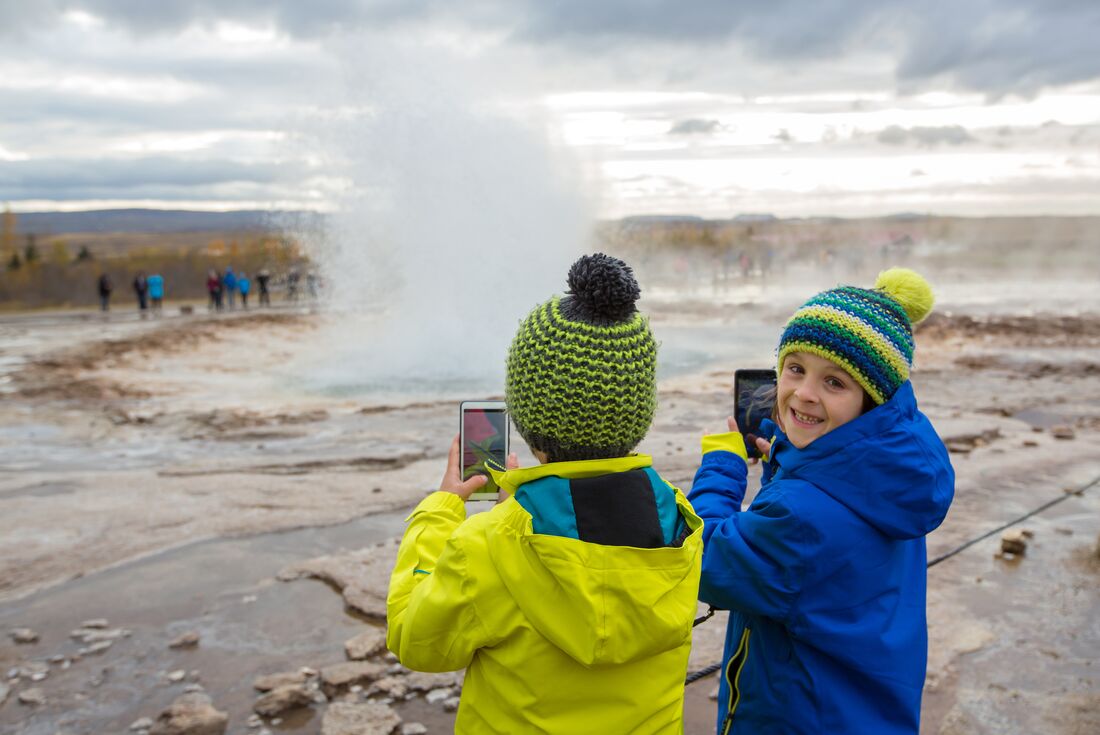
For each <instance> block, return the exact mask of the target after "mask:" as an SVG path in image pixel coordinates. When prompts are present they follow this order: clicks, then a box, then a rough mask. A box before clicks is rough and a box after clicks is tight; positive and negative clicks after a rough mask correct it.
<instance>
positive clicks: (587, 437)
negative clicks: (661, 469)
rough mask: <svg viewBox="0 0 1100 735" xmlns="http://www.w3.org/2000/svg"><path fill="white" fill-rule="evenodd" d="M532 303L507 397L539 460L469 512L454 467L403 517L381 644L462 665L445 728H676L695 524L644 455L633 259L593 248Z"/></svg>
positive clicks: (651, 349)
mask: <svg viewBox="0 0 1100 735" xmlns="http://www.w3.org/2000/svg"><path fill="white" fill-rule="evenodd" d="M569 286H570V291H569V294H568V295H566V296H565V297H563V298H558V297H555V298H552V299H551V300H550V301H547V302H546V303H544V304H542V305H541V306H538V307H536V308H535V310H534V311H532V312H531V313H530V315H528V317H527V319H526V320H525V321H524V322H523V324H522V325H521V326H520V328H519V331H518V333H517V334H516V336H515V339H514V340H513V342H512V347H511V350H510V351H509V355H508V370H507V387H506V402H507V406H508V411H509V414H510V416H511V419H512V422H513V423H514V424H515V426H516V429H517V431H518V432H519V433H520V435H521V436H522V437H523V438H524V440H525V441H526V442H527V443H528V446H530V447H531V449H532V451H533V453H534V454H535V455H536V457H538V458H539V460H540V461H541V462H542V464H540V465H538V466H536V467H531V468H526V469H510V470H509V471H507V472H504V473H501V474H499V475H497V478H496V479H497V481H498V484H499V485H500V486H501V488H502V489H503V490H504V491H505V492H506V493H508V496H509V497H508V499H507V500H505V501H504V502H502V503H500V504H498V505H497V506H496V507H494V508H493V509H492V510H491V511H488V512H486V513H481V514H478V515H476V516H473V517H471V518H469V519H467V518H466V509H465V501H466V499H467V498H468V497H469V496H470V494H471V493H472V492H474V491H475V490H476V489H477V488H479V487H481V486H482V485H483V484H484V483H485V478H483V477H479V476H475V477H473V478H471V479H469V480H467V481H466V482H462V480H461V478H460V477H459V471H458V464H459V446H458V440H457V438H456V440H455V442H454V443H453V444H452V446H451V451H450V456H449V458H448V463H447V471H446V474H445V475H444V478H443V482H442V484H441V486H440V489H439V491H438V492H436V493H433V494H432V495H430V496H428V497H427V498H426V499H425V500H424V501H423V502H421V503H420V505H418V506H417V507H416V509H415V510H414V511H413V512H412V515H410V516H409V519H408V524H409V525H408V528H407V529H406V531H405V536H404V539H403V540H402V543H401V548H400V550H399V552H398V557H397V564H396V567H395V568H394V572H393V577H392V578H391V580H390V590H389V598H388V601H387V609H388V622H389V630H388V634H387V644H388V646H389V648H390V650H391V651H393V652H394V653H396V654H397V655H398V657H399V658H400V659H401V662H402V663H403V664H404V665H405V666H408V667H409V668H411V669H416V670H419V671H452V670H457V669H461V668H466V679H465V684H464V686H463V690H462V699H461V704H460V705H459V709H458V717H457V721H456V724H455V731H456V732H459V733H570V735H574V734H577V733H679V732H682V731H683V697H684V678H685V674H686V671H687V661H688V653H689V651H690V647H691V626H692V619H693V617H694V614H695V610H696V595H697V593H698V588H699V570H700V559H701V536H702V521H700V520H699V518H698V516H696V515H695V513H694V512H693V511H692V509H691V506H690V505H689V504H688V502H687V499H686V498H685V497H684V495H683V493H681V492H680V491H679V490H678V489H677V488H675V487H673V486H672V485H670V484H669V483H667V482H665V481H664V480H662V479H661V477H660V476H659V475H658V474H657V473H656V472H655V471H654V470H653V468H652V461H651V459H650V458H649V457H648V456H645V455H638V454H632V453H631V452H632V451H633V449H634V447H635V446H637V444H638V443H639V442H640V441H641V440H642V438H643V437H644V436H645V434H646V432H647V431H648V430H649V427H650V425H651V424H652V421H653V414H654V411H655V409H656V377H655V372H656V343H655V342H654V339H653V335H652V333H651V332H650V329H649V323H648V320H647V319H646V318H645V317H644V316H643V315H641V314H640V313H639V312H638V311H637V309H636V308H635V305H634V304H635V301H636V300H637V298H638V296H639V295H640V291H639V289H638V285H637V282H636V281H635V280H634V276H633V273H632V272H631V270H630V268H629V267H628V266H627V265H626V264H625V263H623V262H622V261H620V260H617V259H615V258H611V257H608V256H606V255H602V254H596V255H592V256H585V257H583V258H581V259H580V260H578V261H577V262H576V263H574V264H573V267H572V268H571V269H570V272H569Z"/></svg>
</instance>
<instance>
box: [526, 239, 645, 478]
mask: <svg viewBox="0 0 1100 735" xmlns="http://www.w3.org/2000/svg"><path fill="white" fill-rule="evenodd" d="M640 295H641V290H640V289H639V288H638V282H637V281H636V280H634V273H633V271H631V269H630V266H628V265H627V264H626V263H624V262H623V261H621V260H619V259H617V258H612V257H610V256H607V255H604V254H602V253H596V254H595V255H585V256H583V257H581V258H580V259H579V260H577V262H575V263H574V264H573V266H572V267H571V268H570V269H569V291H568V294H567V295H566V296H565V297H564V298H562V297H557V296H555V297H554V298H552V299H550V300H549V301H547V302H546V303H544V304H542V305H541V306H538V307H536V308H535V310H534V311H532V312H531V313H530V314H529V315H528V316H527V318H526V319H525V320H524V321H523V323H522V324H521V325H520V328H519V331H518V332H517V333H516V336H515V339H513V340H512V347H511V349H510V350H509V351H508V376H507V384H506V388H505V400H506V402H507V404H508V414H509V415H510V416H511V418H512V422H513V423H514V424H515V426H516V430H517V431H519V433H520V436H522V437H523V438H524V440H525V441H526V442H527V445H528V446H529V447H531V449H537V450H539V451H542V452H545V453H546V455H547V456H548V457H549V459H550V461H551V462H563V461H573V460H584V459H608V458H612V457H622V456H625V455H627V454H629V453H630V452H631V450H633V449H634V447H636V446H637V445H638V442H640V441H641V440H642V439H643V438H644V437H645V435H646V432H648V431H649V426H650V424H651V423H653V414H654V412H655V411H656V408H657V379H656V371H657V344H656V343H655V342H654V340H653V334H652V333H651V332H650V330H649V320H648V319H647V318H646V317H644V316H642V315H641V314H640V313H639V312H638V310H637V309H636V308H635V306H634V302H635V301H637V299H638V297H639V296H640Z"/></svg>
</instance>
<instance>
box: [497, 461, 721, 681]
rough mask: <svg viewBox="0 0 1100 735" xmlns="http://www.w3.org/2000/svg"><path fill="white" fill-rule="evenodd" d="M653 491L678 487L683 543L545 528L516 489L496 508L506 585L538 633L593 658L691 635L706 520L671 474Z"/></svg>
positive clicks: (571, 469)
mask: <svg viewBox="0 0 1100 735" xmlns="http://www.w3.org/2000/svg"><path fill="white" fill-rule="evenodd" d="M649 464H650V460H649V458H648V457H645V456H642V455H634V456H631V457H624V458H621V459H615V460H592V461H583V462H561V463H552V464H547V465H541V466H539V467H533V468H527V469H524V470H518V471H516V470H514V471H511V472H508V473H504V474H503V475H498V479H499V480H500V481H501V487H504V488H505V489H506V490H509V491H511V492H514V490H515V488H516V487H517V485H519V484H522V483H524V482H528V481H532V480H534V479H538V478H540V477H551V476H556V477H561V478H564V479H571V478H576V477H585V476H587V477H592V476H595V475H597V474H608V473H609V472H622V471H628V470H630V469H639V468H642V467H646V466H648V465H649ZM653 477H656V475H655V474H654V475H653ZM661 482H662V483H664V481H663V480H662V481H661ZM654 491H655V492H658V491H667V492H671V493H674V494H675V502H676V507H677V509H678V511H679V513H680V514H681V516H682V518H683V519H684V521H685V523H686V526H687V529H688V531H689V533H688V536H687V538H686V539H685V540H684V541H683V543H682V544H681V545H679V546H665V547H661V548H653V549H643V548H635V547H629V546H605V545H601V544H596V543H589V542H586V541H581V540H578V539H576V538H567V537H563V536H553V535H548V534H538V533H534V532H533V529H532V516H531V514H530V513H529V512H528V511H527V510H526V509H524V507H523V506H522V505H521V504H520V503H519V502H518V501H517V500H516V499H515V498H511V499H509V500H508V501H506V502H505V503H502V504H501V505H500V506H498V507H497V509H496V510H497V511H499V512H500V513H501V515H502V518H501V519H500V524H499V525H498V526H497V529H498V533H496V534H493V535H492V536H490V537H489V546H490V553H491V554H492V556H493V562H494V564H495V565H496V566H497V569H498V571H499V573H500V576H501V578H502V579H503V581H504V584H505V586H506V587H507V589H508V594H509V595H510V596H511V597H512V598H513V599H514V600H515V602H516V604H517V605H518V606H519V608H520V609H521V611H522V612H523V614H524V615H525V616H526V618H527V620H528V621H530V624H531V625H532V627H534V629H535V630H536V631H537V632H538V633H539V634H540V635H542V636H543V637H544V638H546V639H547V640H548V641H550V642H551V643H553V644H554V645H555V646H557V647H558V648H560V649H561V650H562V651H563V652H564V653H565V654H566V655H568V656H569V657H570V658H572V659H574V660H575V661H577V662H578V663H581V664H583V665H585V666H599V665H605V664H622V663H628V662H631V661H635V660H639V659H645V658H649V657H652V656H654V655H656V654H659V653H662V652H664V651H668V650H671V649H674V648H677V647H679V646H682V645H684V643H685V641H687V640H689V639H690V636H691V627H692V620H693V618H694V616H695V612H696V609H697V604H698V603H697V597H698V591H699V570H700V564H701V558H702V530H703V522H702V520H701V519H700V518H699V517H698V516H697V515H695V513H694V511H692V509H691V505H690V504H689V503H688V502H687V499H686V498H685V497H684V495H683V493H681V492H680V491H679V490H678V489H676V488H673V487H672V486H671V485H668V484H667V483H664V484H663V487H654Z"/></svg>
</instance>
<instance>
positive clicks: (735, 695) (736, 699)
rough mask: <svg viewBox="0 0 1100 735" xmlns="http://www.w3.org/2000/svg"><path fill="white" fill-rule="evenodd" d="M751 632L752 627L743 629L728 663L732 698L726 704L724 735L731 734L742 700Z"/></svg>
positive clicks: (728, 679) (727, 679) (727, 675)
mask: <svg viewBox="0 0 1100 735" xmlns="http://www.w3.org/2000/svg"><path fill="white" fill-rule="evenodd" d="M751 633H752V629H751V628H745V629H744V630H743V631H741V642H740V643H739V644H737V652H736V653H734V654H733V655H732V656H730V662H729V664H727V665H726V684H727V685H728V686H729V690H730V698H729V703H728V704H727V706H726V721H725V723H724V724H723V725H722V735H729V731H730V728H731V727H733V713H734V712H736V711H737V705H738V704H740V702H741V690H740V689H739V688H738V687H739V685H740V681H741V670H742V669H744V668H745V662H746V661H748V660H749V635H750V634H751Z"/></svg>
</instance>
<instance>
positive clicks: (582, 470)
mask: <svg viewBox="0 0 1100 735" xmlns="http://www.w3.org/2000/svg"><path fill="white" fill-rule="evenodd" d="M652 466H653V458H652V457H650V456H649V455H648V454H631V455H628V456H626V457H615V458H614V459H586V460H581V461H577V462H547V463H546V464H539V465H535V466H534V467H521V468H520V469H518V470H507V471H506V472H500V471H498V470H495V469H493V468H492V467H489V468H488V469H489V473H490V474H491V475H492V476H493V479H494V480H496V483H497V485H498V486H500V488H501V489H502V490H504V491H505V492H507V493H508V494H509V495H514V494H515V492H516V489H517V488H519V486H520V485H524V484H526V483H528V482H534V481H535V480H539V479H541V478H543V477H564V478H566V479H575V478H582V477H598V476H600V475H609V474H612V473H615V472H630V471H631V470H638V469H642V468H643V467H652Z"/></svg>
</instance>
